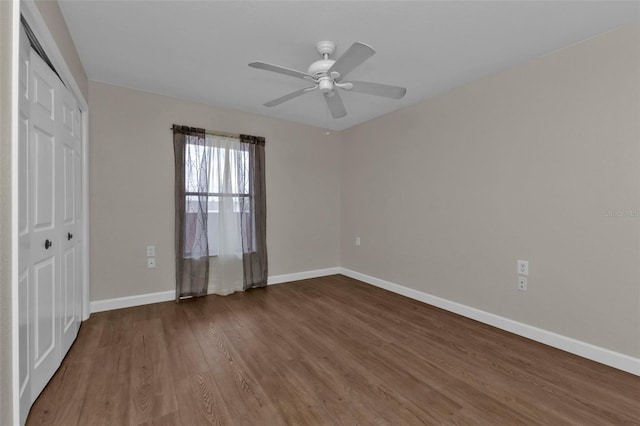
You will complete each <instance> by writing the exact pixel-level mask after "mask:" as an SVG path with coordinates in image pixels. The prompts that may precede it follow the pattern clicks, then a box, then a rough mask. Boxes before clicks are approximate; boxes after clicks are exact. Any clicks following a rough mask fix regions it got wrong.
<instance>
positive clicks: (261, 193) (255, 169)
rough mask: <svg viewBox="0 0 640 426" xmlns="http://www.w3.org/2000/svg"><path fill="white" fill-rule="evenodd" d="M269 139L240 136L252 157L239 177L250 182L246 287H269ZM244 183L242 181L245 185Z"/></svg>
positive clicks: (245, 242) (244, 246)
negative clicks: (266, 163) (266, 153)
mask: <svg viewBox="0 0 640 426" xmlns="http://www.w3.org/2000/svg"><path fill="white" fill-rule="evenodd" d="M264 145H265V139H264V138H262V137H257V136H249V135H240V146H241V149H242V151H243V152H246V155H247V157H248V162H247V165H248V170H244V171H241V172H240V174H239V177H240V179H242V181H246V180H248V188H249V196H248V197H245V198H243V204H244V206H243V212H244V214H242V215H241V227H242V252H243V253H242V263H243V269H244V288H245V290H246V289H249V288H253V287H264V286H266V285H267V276H268V266H267V199H266V185H265V170H264ZM242 181H241V182H242Z"/></svg>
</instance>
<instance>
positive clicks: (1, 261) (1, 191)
mask: <svg viewBox="0 0 640 426" xmlns="http://www.w3.org/2000/svg"><path fill="white" fill-rule="evenodd" d="M12 8H13V3H12V2H9V1H0V346H1V347H2V349H1V350H0V425H8V424H11V421H12V419H13V418H12V405H11V404H12V389H11V371H12V365H11V346H12V345H11V33H12V31H13V23H12V20H11V15H12V13H13V12H12Z"/></svg>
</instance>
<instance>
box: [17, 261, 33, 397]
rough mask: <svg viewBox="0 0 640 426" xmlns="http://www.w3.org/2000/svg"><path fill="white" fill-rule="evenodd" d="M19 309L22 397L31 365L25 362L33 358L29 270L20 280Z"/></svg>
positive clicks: (19, 378)
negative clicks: (30, 343)
mask: <svg viewBox="0 0 640 426" xmlns="http://www.w3.org/2000/svg"><path fill="white" fill-rule="evenodd" d="M18 289H19V291H18V309H19V310H20V312H19V321H20V323H19V324H18V333H19V339H18V341H19V343H18V345H19V349H18V354H19V357H20V362H19V366H18V380H19V381H18V383H19V386H20V397H21V398H22V395H23V394H24V392H25V390H26V388H27V385H28V384H29V363H27V362H23V360H28V359H30V358H31V355H30V353H29V346H30V345H29V339H28V336H29V330H28V328H29V311H30V309H29V269H25V271H24V272H23V273H22V275H20V278H18Z"/></svg>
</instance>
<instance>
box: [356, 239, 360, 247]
mask: <svg viewBox="0 0 640 426" xmlns="http://www.w3.org/2000/svg"><path fill="white" fill-rule="evenodd" d="M356 245H357V246H359V245H360V237H356Z"/></svg>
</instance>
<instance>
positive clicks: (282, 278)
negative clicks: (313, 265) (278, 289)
mask: <svg viewBox="0 0 640 426" xmlns="http://www.w3.org/2000/svg"><path fill="white" fill-rule="evenodd" d="M341 269H342V268H338V267H336V268H326V269H315V270H313V271H305V272H296V273H294V274H284V275H273V276H271V277H269V279H268V280H267V284H268V285H272V284H280V283H288V282H291V281H299V280H308V279H309V278H318V277H326V276H327V275H336V274H339V273H340V271H341Z"/></svg>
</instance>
